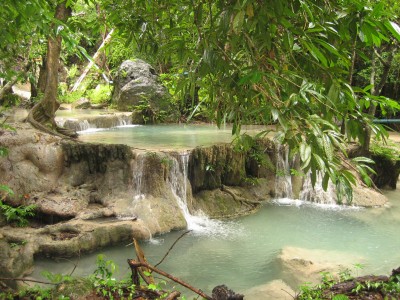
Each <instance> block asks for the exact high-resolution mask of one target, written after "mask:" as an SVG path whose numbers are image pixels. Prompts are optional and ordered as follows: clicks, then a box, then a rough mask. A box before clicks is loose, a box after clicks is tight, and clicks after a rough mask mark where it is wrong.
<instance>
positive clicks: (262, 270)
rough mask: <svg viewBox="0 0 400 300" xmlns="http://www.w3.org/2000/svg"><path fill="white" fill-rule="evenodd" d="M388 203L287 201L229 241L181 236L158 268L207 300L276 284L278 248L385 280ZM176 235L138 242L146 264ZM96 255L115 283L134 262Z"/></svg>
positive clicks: (391, 248)
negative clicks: (112, 265) (326, 253)
mask: <svg viewBox="0 0 400 300" xmlns="http://www.w3.org/2000/svg"><path fill="white" fill-rule="evenodd" d="M387 195H388V197H389V198H390V199H391V202H392V206H391V208H390V209H348V210H344V209H340V210H339V209H323V208H322V209H321V207H318V206H315V205H306V204H302V205H289V204H290V203H289V202H288V201H286V202H283V203H280V204H279V203H278V204H276V203H270V204H267V205H265V206H264V207H263V208H262V209H261V210H260V211H258V212H257V213H256V214H254V215H250V216H246V217H242V218H239V219H237V220H235V221H233V222H232V221H231V222H225V224H224V226H226V228H227V229H228V230H229V232H230V234H229V235H228V236H226V235H221V234H217V235H215V236H209V235H201V234H199V233H197V234H193V233H191V234H188V235H186V236H185V237H184V238H182V239H181V240H180V241H179V242H178V244H177V245H176V246H175V247H174V249H173V250H172V251H171V253H170V254H169V256H168V257H167V259H166V260H165V261H164V262H163V263H162V265H160V268H161V269H163V270H165V271H167V272H170V273H171V274H173V275H175V276H177V277H179V278H181V279H183V280H185V281H187V282H189V283H192V284H193V285H195V286H196V287H198V288H201V289H203V290H204V291H206V292H208V293H210V291H211V289H212V288H213V287H214V286H216V285H218V284H222V283H225V284H227V285H228V286H229V287H230V288H232V289H234V290H235V291H237V292H244V291H246V290H247V289H249V288H251V287H253V286H257V285H260V284H264V283H266V282H269V281H271V280H274V279H280V278H281V276H282V275H281V272H280V270H279V267H278V265H277V264H276V261H275V259H276V257H277V255H278V254H279V251H280V250H281V249H282V248H283V247H286V246H294V247H302V248H307V249H322V250H337V251H342V252H345V253H349V254H352V255H355V256H359V257H362V258H363V261H362V263H364V264H365V272H370V273H375V274H388V273H390V271H391V269H393V268H395V267H398V266H399V265H400V252H399V249H400V235H399V234H398V229H399V228H400V193H398V192H396V191H390V192H387ZM282 204H284V205H282ZM181 234H182V232H171V233H169V234H165V235H163V236H160V237H158V238H157V237H156V239H157V241H158V243H150V242H143V243H142V247H143V250H144V252H145V254H146V256H147V258H148V260H149V262H150V263H152V264H156V263H157V262H158V261H159V260H160V259H161V258H162V257H163V256H164V255H165V253H166V252H167V251H168V249H169V248H170V246H171V245H172V243H173V242H174V241H175V240H176V239H177V238H178V237H179V236H180V235H181ZM101 253H104V254H106V256H107V258H108V259H112V260H114V261H115V262H116V263H117V264H118V265H119V266H120V273H121V274H122V275H123V274H125V275H129V272H130V271H129V268H128V266H127V263H126V259H127V258H133V257H134V250H133V248H132V246H129V247H126V246H124V245H121V246H118V247H112V248H108V249H104V250H102V251H101ZM95 259H96V254H91V255H88V256H84V257H82V258H80V259H79V260H78V259H77V261H79V262H78V268H77V270H76V271H75V274H76V275H80V274H90V273H91V272H92V271H93V270H94V268H95ZM354 263H359V262H357V261H354ZM73 267H74V266H73V265H72V264H71V263H68V262H59V263H57V264H54V262H51V261H48V260H41V261H38V262H37V268H36V271H35V274H36V276H37V274H39V272H40V270H43V269H47V270H51V271H53V272H65V273H68V272H70V271H71V270H72V269H73ZM282 279H285V278H282Z"/></svg>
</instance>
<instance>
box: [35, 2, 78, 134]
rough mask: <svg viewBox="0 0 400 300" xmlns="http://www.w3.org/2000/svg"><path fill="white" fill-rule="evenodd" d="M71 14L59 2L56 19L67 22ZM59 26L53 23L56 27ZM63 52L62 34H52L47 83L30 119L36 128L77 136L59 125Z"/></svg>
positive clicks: (47, 58)
mask: <svg viewBox="0 0 400 300" xmlns="http://www.w3.org/2000/svg"><path fill="white" fill-rule="evenodd" d="M70 15H71V9H69V8H67V6H66V2H65V1H63V2H61V3H59V4H58V5H57V7H56V12H55V16H54V17H55V19H57V20H60V21H61V22H65V21H66V20H67V19H68V17H69V16H70ZM55 26H57V25H56V24H53V26H52V27H53V28H52V29H53V30H54V27H55ZM60 53H61V35H55V36H53V35H50V36H49V38H48V41H47V54H46V70H45V73H46V83H45V89H44V94H43V99H42V100H41V101H40V102H39V103H38V104H36V105H35V106H34V107H33V108H32V110H31V111H30V112H29V115H28V121H29V122H30V123H31V124H32V125H33V126H35V127H36V128H38V129H40V130H43V131H45V132H48V133H52V134H55V135H58V136H61V137H76V136H77V134H76V132H73V131H70V130H66V129H64V128H60V127H58V126H57V124H56V122H55V113H56V111H57V109H58V107H59V106H60V104H59V103H58V101H57V90H58V67H59V59H60Z"/></svg>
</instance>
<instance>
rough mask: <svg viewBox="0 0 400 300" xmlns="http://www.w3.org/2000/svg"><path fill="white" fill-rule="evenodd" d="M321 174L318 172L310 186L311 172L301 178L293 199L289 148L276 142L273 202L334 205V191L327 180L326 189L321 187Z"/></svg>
mask: <svg viewBox="0 0 400 300" xmlns="http://www.w3.org/2000/svg"><path fill="white" fill-rule="evenodd" d="M322 181H323V176H322V174H320V173H318V174H317V177H316V182H315V186H314V187H313V186H312V181H311V173H309V174H307V175H306V176H305V177H304V178H303V185H302V188H301V191H300V195H299V199H298V200H295V199H293V193H292V178H291V175H290V160H289V149H288V147H283V146H282V145H281V144H279V143H276V179H275V198H276V200H275V202H276V203H278V204H284V205H302V204H303V203H315V204H322V205H325V206H326V207H331V206H336V191H335V187H334V185H333V184H332V182H329V184H328V188H327V190H326V191H324V189H323V188H322Z"/></svg>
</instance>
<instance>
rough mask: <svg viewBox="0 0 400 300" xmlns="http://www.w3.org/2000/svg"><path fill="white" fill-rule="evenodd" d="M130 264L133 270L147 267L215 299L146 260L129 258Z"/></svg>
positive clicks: (208, 299) (206, 296)
mask: <svg viewBox="0 0 400 300" xmlns="http://www.w3.org/2000/svg"><path fill="white" fill-rule="evenodd" d="M128 264H129V267H130V268H131V269H132V271H133V272H134V271H135V270H136V269H137V268H141V267H145V268H146V269H149V270H151V271H153V272H156V273H157V274H160V275H162V276H164V277H166V278H168V279H170V280H172V281H175V282H176V283H178V284H180V285H182V286H184V287H186V288H187V289H189V290H191V291H193V292H195V293H196V294H197V295H200V296H201V297H203V298H204V299H207V300H213V298H212V297H210V296H208V295H207V294H205V293H204V292H203V291H201V290H199V289H196V288H195V287H193V286H191V285H190V284H188V283H186V282H184V281H182V280H180V279H179V278H176V277H175V276H172V275H171V274H168V273H166V272H164V271H162V270H160V269H157V268H155V267H153V266H151V265H149V264H148V263H146V262H140V261H136V260H134V259H128Z"/></svg>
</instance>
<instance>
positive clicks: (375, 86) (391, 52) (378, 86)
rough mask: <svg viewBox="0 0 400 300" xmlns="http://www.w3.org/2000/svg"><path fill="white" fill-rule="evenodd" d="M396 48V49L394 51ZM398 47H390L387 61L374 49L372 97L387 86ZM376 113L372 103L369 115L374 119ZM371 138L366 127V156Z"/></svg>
mask: <svg viewBox="0 0 400 300" xmlns="http://www.w3.org/2000/svg"><path fill="white" fill-rule="evenodd" d="M393 48H394V49H393ZM397 48H398V45H397V44H396V45H395V46H394V47H389V49H388V52H389V55H388V57H387V58H386V60H383V58H382V57H381V56H380V54H379V53H378V52H377V51H376V49H374V53H373V56H372V59H371V64H372V65H371V76H370V84H371V85H372V89H371V95H372V96H379V95H380V94H381V91H382V89H383V86H384V85H385V83H386V81H387V79H388V77H389V71H390V67H391V66H392V62H393V58H394V52H395V50H397ZM378 59H380V60H381V63H382V64H383V72H382V75H381V77H380V79H379V83H378V84H377V83H376V78H375V76H376V68H377V66H376V63H377V60H378ZM375 113H376V105H375V104H374V103H371V104H370V106H369V108H368V114H369V115H370V116H371V117H372V118H374V117H375ZM371 137H372V132H371V127H369V126H366V127H365V133H364V143H363V145H362V153H363V155H365V156H368V155H369V150H370V145H371Z"/></svg>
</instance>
